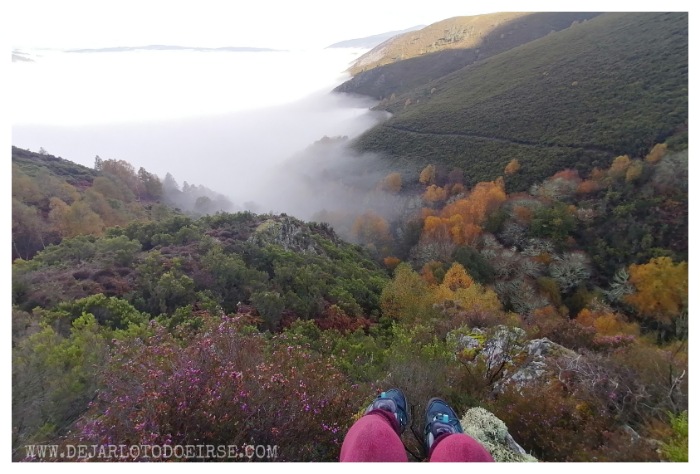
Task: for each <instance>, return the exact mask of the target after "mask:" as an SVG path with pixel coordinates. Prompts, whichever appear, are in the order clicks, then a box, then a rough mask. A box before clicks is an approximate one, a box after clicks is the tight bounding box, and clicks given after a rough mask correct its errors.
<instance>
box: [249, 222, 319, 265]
mask: <svg viewBox="0 0 700 474" xmlns="http://www.w3.org/2000/svg"><path fill="white" fill-rule="evenodd" d="M249 240H250V241H251V242H254V243H256V244H260V245H268V244H272V245H279V246H280V247H282V248H284V249H285V250H289V251H294V252H301V253H310V254H316V255H318V254H323V250H322V249H321V247H320V246H319V245H318V244H317V243H316V241H315V240H314V239H313V237H312V236H311V234H310V232H309V230H308V228H307V226H305V225H304V223H303V222H301V221H299V220H297V219H294V218H291V217H287V216H283V217H276V218H270V219H268V220H266V221H264V222H263V223H262V224H260V225H259V226H258V227H257V228H256V229H255V232H254V233H253V235H251V236H250V238H249Z"/></svg>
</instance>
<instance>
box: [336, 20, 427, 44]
mask: <svg viewBox="0 0 700 474" xmlns="http://www.w3.org/2000/svg"><path fill="white" fill-rule="evenodd" d="M424 27H425V25H417V26H412V27H411V28H407V29H405V30H400V31H389V32H387V33H380V34H378V35H372V36H365V37H364V38H355V39H350V40H345V41H340V42H338V43H333V44H332V45H330V46H327V48H374V47H375V46H377V45H380V44H382V43H383V42H385V41H386V40H388V39H391V38H393V37H394V36H398V35H402V34H404V33H408V32H411V31H416V30H420V29H421V28H424Z"/></svg>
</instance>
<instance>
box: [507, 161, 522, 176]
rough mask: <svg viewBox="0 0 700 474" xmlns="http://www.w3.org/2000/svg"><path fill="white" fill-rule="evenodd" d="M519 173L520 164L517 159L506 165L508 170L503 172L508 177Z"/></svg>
mask: <svg viewBox="0 0 700 474" xmlns="http://www.w3.org/2000/svg"><path fill="white" fill-rule="evenodd" d="M518 171H520V162H519V161H518V160H517V159H515V158H513V159H512V160H510V162H509V163H508V164H507V165H506V168H505V169H504V170H503V172H504V173H505V174H506V175H508V176H510V175H513V174H515V173H517V172H518Z"/></svg>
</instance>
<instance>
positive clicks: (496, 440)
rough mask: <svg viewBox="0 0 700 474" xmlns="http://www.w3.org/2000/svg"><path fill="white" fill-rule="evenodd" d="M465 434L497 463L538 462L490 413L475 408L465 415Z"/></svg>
mask: <svg viewBox="0 0 700 474" xmlns="http://www.w3.org/2000/svg"><path fill="white" fill-rule="evenodd" d="M460 422H461V423H462V428H464V432H465V433H466V434H468V435H469V436H471V437H472V438H474V439H476V440H477V441H479V442H480V443H481V444H482V445H483V446H484V447H485V448H486V450H487V451H488V452H489V453H491V456H492V457H493V459H494V460H495V461H496V462H536V461H537V459H536V458H534V457H532V456H530V455H529V454H527V453H526V452H525V450H524V449H523V448H522V447H521V446H520V445H519V444H518V443H517V442H516V441H515V440H514V439H513V437H512V436H511V435H510V433H508V427H507V426H506V424H505V423H503V421H501V420H500V419H499V418H498V417H496V415H494V414H493V413H491V412H490V411H488V410H486V409H484V408H481V407H475V408H471V409H469V410H468V411H467V413H466V414H465V415H464V417H463V418H462V420H461V421H460Z"/></svg>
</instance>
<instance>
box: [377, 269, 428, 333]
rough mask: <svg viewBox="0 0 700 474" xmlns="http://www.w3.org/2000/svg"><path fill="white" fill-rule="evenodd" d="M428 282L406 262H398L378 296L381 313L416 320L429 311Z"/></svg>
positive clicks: (394, 317)
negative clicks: (390, 278) (389, 279)
mask: <svg viewBox="0 0 700 474" xmlns="http://www.w3.org/2000/svg"><path fill="white" fill-rule="evenodd" d="M432 304H433V300H432V296H431V294H430V291H429V289H428V284H427V283H426V282H425V280H423V279H422V278H421V277H420V275H418V274H417V273H416V272H414V271H413V270H412V269H411V266H410V265H409V264H407V263H400V264H399V265H398V266H397V267H396V269H395V270H394V278H393V279H392V280H391V281H390V282H389V283H388V284H387V285H386V286H385V287H384V290H382V295H381V298H380V306H381V308H382V314H383V315H384V316H386V317H388V318H391V319H394V320H407V321H416V320H418V319H420V318H422V317H424V316H425V315H426V314H428V313H430V312H431V308H432Z"/></svg>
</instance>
